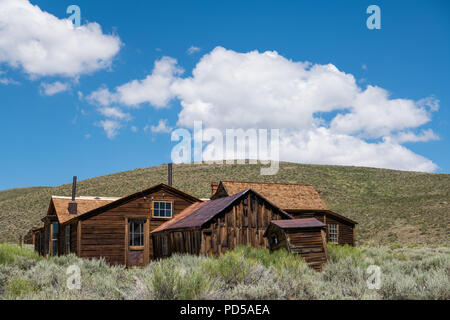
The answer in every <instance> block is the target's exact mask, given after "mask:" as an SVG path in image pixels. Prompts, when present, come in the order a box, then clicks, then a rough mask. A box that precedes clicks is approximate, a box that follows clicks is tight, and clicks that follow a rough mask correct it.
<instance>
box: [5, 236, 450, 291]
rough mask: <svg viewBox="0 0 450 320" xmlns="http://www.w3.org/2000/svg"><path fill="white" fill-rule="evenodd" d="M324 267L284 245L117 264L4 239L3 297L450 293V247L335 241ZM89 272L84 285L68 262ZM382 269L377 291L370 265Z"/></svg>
mask: <svg viewBox="0 0 450 320" xmlns="http://www.w3.org/2000/svg"><path fill="white" fill-rule="evenodd" d="M328 251H329V257H330V259H329V261H328V263H327V264H326V266H325V267H324V269H323V271H322V272H316V271H314V270H313V269H311V268H309V267H308V266H307V265H306V263H305V261H304V260H303V259H302V258H300V256H298V255H293V254H290V253H288V252H286V251H284V250H279V251H276V252H274V253H270V252H269V251H268V250H266V249H254V248H251V247H243V246H241V247H238V248H237V249H236V250H234V251H230V252H227V253H226V254H224V255H222V256H220V257H202V256H191V255H174V256H172V257H171V258H168V259H164V260H161V261H154V262H152V263H150V264H149V265H148V266H146V267H145V268H131V269H126V268H124V267H121V266H109V265H108V264H107V263H106V262H105V261H104V260H101V259H100V260H96V259H95V260H84V259H80V258H78V257H76V256H74V255H69V256H61V257H54V258H42V257H39V256H38V255H36V254H35V253H34V252H33V251H32V249H31V247H26V248H19V247H18V246H15V245H10V244H1V245H0V298H1V299H64V300H66V299H108V300H109V299H115V300H117V299H120V300H125V299H126V300H128V299H132V300H136V299H166V300H171V299H183V300H197V299H257V300H264V299H444V300H447V299H450V280H449V279H450V277H449V276H450V248H448V247H443V248H427V247H422V246H419V247H412V248H408V247H402V246H392V247H382V246H376V247H359V248H354V247H349V246H344V247H341V246H334V245H328ZM71 265H77V266H78V267H79V268H80V270H81V289H80V290H70V289H68V286H67V280H68V274H66V272H67V268H68V267H69V266H71ZM370 265H378V266H379V267H380V268H381V287H380V288H379V289H378V290H376V289H369V288H368V286H367V283H366V280H367V278H368V274H367V272H366V271H367V267H368V266H370Z"/></svg>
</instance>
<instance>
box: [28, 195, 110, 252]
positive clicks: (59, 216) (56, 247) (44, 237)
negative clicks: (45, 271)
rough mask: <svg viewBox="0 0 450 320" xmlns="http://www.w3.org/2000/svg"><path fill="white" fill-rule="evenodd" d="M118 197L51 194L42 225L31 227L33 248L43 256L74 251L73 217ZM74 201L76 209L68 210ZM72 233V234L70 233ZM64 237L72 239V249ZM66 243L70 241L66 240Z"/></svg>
mask: <svg viewBox="0 0 450 320" xmlns="http://www.w3.org/2000/svg"><path fill="white" fill-rule="evenodd" d="M117 199H118V198H105V197H103V198H100V197H76V198H75V197H74V198H71V197H60V196H52V197H51V199H50V204H49V207H48V210H47V215H46V216H45V217H44V218H42V221H43V222H44V225H43V226H41V227H40V228H36V229H33V232H34V234H35V248H36V249H37V250H38V252H39V253H40V254H41V255H43V256H47V255H49V256H57V255H60V254H65V253H68V252H75V249H76V239H77V238H76V232H77V225H76V221H75V218H76V217H77V216H81V215H83V214H85V213H86V212H89V211H91V210H93V209H96V208H99V207H101V206H104V205H106V204H108V203H111V202H113V201H115V200H117ZM71 203H72V204H73V203H75V204H76V211H73V212H69V205H70V204H71ZM70 233H72V235H71V234H70ZM66 239H69V240H70V239H73V241H71V243H72V246H73V248H72V250H69V249H70V248H67V247H66V244H65V242H66ZM67 242H68V243H69V242H70V241H67Z"/></svg>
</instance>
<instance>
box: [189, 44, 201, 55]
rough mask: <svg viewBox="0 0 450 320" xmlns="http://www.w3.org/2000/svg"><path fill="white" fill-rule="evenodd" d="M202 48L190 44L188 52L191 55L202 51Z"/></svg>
mask: <svg viewBox="0 0 450 320" xmlns="http://www.w3.org/2000/svg"><path fill="white" fill-rule="evenodd" d="M201 50H202V49H201V48H199V47H196V46H190V47H189V49H187V51H186V53H187V54H189V55H192V54H194V53H197V52H200V51H201Z"/></svg>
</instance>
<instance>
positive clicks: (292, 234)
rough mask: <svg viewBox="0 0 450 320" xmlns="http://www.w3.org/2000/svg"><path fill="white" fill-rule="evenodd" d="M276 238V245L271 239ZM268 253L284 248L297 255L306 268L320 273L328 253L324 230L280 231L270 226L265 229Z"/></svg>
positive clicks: (280, 229) (273, 225)
mask: <svg viewBox="0 0 450 320" xmlns="http://www.w3.org/2000/svg"><path fill="white" fill-rule="evenodd" d="M275 236H276V238H277V239H278V243H277V244H275V243H274V241H273V239H274V237H275ZM266 237H267V239H268V240H269V249H270V251H275V250H279V249H281V248H285V249H286V250H288V251H289V252H291V253H297V254H299V255H300V256H301V257H302V258H303V259H305V261H306V263H307V264H308V266H310V267H311V268H314V269H315V270H317V271H321V270H322V268H323V265H324V264H325V263H326V262H327V259H328V252H327V246H326V238H325V230H324V228H301V229H286V230H284V229H282V228H280V227H278V226H276V225H275V224H271V225H270V226H269V228H268V229H267V233H266Z"/></svg>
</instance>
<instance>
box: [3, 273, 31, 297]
mask: <svg viewBox="0 0 450 320" xmlns="http://www.w3.org/2000/svg"><path fill="white" fill-rule="evenodd" d="M36 291H37V290H36V287H35V285H34V284H33V283H32V282H31V281H30V280H26V279H20V278H12V279H11V280H10V281H9V284H8V286H7V287H6V289H5V292H4V294H3V297H4V298H6V299H17V298H19V297H21V296H24V295H31V294H33V293H35V292H36Z"/></svg>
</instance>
